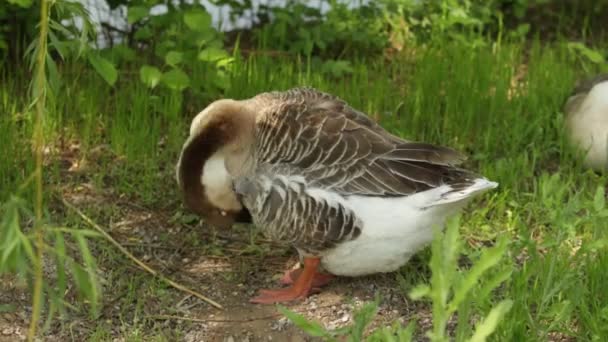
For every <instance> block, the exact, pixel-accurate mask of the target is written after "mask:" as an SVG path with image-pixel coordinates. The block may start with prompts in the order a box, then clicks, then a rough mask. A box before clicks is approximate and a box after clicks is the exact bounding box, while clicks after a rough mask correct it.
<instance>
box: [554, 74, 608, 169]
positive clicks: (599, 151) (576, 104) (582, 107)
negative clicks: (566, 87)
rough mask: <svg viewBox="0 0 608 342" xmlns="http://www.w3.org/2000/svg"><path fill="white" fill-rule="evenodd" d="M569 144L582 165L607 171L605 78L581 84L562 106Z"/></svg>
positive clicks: (607, 86) (607, 85) (607, 81)
mask: <svg viewBox="0 0 608 342" xmlns="http://www.w3.org/2000/svg"><path fill="white" fill-rule="evenodd" d="M564 112H565V113H566V122H565V124H566V131H567V135H568V138H569V140H570V142H571V143H572V144H573V145H575V146H576V147H577V148H579V149H581V150H582V151H583V152H584V153H585V154H584V158H585V159H584V164H585V165H586V166H588V167H590V168H592V169H594V170H595V171H598V172H601V171H608V74H602V75H598V76H596V77H595V78H593V79H590V80H587V81H585V82H582V83H580V84H579V85H578V86H577V87H576V88H575V89H574V90H573V92H572V93H571V94H570V96H569V97H568V99H567V101H566V104H565V106H564Z"/></svg>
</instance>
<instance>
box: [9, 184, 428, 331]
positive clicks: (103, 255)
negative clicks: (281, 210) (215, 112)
mask: <svg viewBox="0 0 608 342" xmlns="http://www.w3.org/2000/svg"><path fill="white" fill-rule="evenodd" d="M61 193H63V196H64V198H65V199H66V200H67V201H68V202H69V203H71V204H73V205H74V206H76V207H78V208H80V209H82V210H83V211H85V212H87V213H90V214H92V215H95V217H107V220H105V222H98V223H99V224H100V225H101V226H102V227H104V229H105V230H107V231H108V232H109V233H110V234H111V235H112V236H113V238H114V239H116V240H117V241H119V242H120V243H121V244H122V245H123V246H125V247H126V248H127V249H128V250H129V251H130V252H131V253H133V254H134V255H135V256H136V257H137V258H139V259H140V260H142V261H144V262H145V263H146V264H148V265H149V266H151V267H152V268H154V269H155V270H158V271H160V272H161V273H162V274H164V275H165V276H167V277H169V278H171V279H173V280H174V281H177V282H179V283H180V284H182V285H184V286H187V287H189V288H191V289H193V290H195V291H197V292H200V293H201V294H203V295H205V296H207V297H210V298H211V299H213V300H215V301H216V302H218V303H220V304H221V305H222V306H223V307H224V309H223V310H218V309H216V308H214V307H212V306H211V305H209V304H207V303H206V302H204V301H202V300H200V299H198V298H196V297H193V296H191V295H189V294H186V293H184V292H181V291H179V290H176V289H174V288H172V287H170V286H168V285H166V284H164V283H163V282H162V281H160V280H157V279H155V278H154V277H153V276H152V275H150V274H148V273H146V272H145V271H143V270H142V269H141V268H139V267H137V266H136V265H135V264H133V263H132V262H131V261H130V260H129V259H127V258H126V257H124V256H123V255H122V254H120V253H119V252H118V251H117V250H116V248H114V247H113V246H111V245H110V244H109V243H107V242H102V241H92V242H91V246H92V248H93V251H94V254H95V255H96V257H97V258H98V266H99V276H100V279H101V285H102V293H103V302H102V308H101V312H100V315H99V316H98V317H96V318H95V319H91V318H90V316H87V314H86V312H85V311H83V310H82V309H81V310H80V311H79V310H76V312H70V317H69V319H68V320H66V321H64V325H63V328H62V327H61V326H60V325H59V324H58V323H53V324H51V326H50V327H49V329H48V330H47V331H46V332H45V334H44V339H43V340H44V341H66V340H73V341H82V340H88V339H91V340H95V341H105V340H110V341H127V340H144V341H148V340H152V339H153V340H158V339H157V338H154V337H159V336H163V337H165V339H166V340H171V341H173V340H178V341H188V342H193V341H235V342H238V341H249V342H254V341H315V339H313V338H311V337H308V336H307V335H306V334H305V333H303V332H302V331H301V330H300V329H299V328H297V327H295V326H294V325H293V324H292V323H291V322H290V321H289V320H288V319H286V318H284V317H283V316H282V315H281V314H280V313H279V311H278V310H277V308H276V307H275V306H271V305H257V304H251V303H249V302H248V300H249V299H250V298H251V297H252V296H254V295H255V294H256V292H257V290H259V289H262V288H273V287H277V286H279V283H278V279H279V278H280V276H281V275H282V274H283V272H284V271H285V270H287V269H290V268H292V267H293V266H294V265H296V264H297V258H296V257H295V251H294V250H292V249H290V248H289V247H284V246H278V245H275V244H272V243H271V242H269V241H266V240H264V239H263V238H261V236H260V235H259V234H252V233H251V230H250V229H251V228H249V227H237V228H234V229H233V230H231V231H226V232H216V231H214V230H213V229H211V228H209V227H206V226H204V225H203V224H201V223H199V222H196V220H194V219H192V218H190V220H191V221H194V222H191V223H184V221H187V220H186V218H185V217H186V216H185V215H186V214H184V216H181V217H180V216H179V215H177V216H176V215H175V213H174V212H172V211H170V210H166V211H163V210H150V209H147V208H144V207H142V206H139V205H137V204H135V202H133V201H130V200H129V199H127V198H121V196H118V197H117V195H116V194H115V193H113V192H112V190H111V189H110V190H100V189H98V188H96V187H95V186H93V185H91V184H87V183H84V184H83V183H81V184H80V185H78V186H73V185H62V188H61ZM108 203H113V204H112V205H111V206H109V205H107V204H108ZM57 208H58V209H57V211H58V212H61V211H62V210H63V211H65V212H68V211H67V209H66V208H65V207H63V208H61V205H60V204H57ZM63 214H65V213H63ZM176 217H177V218H176ZM72 220H74V219H73V218H72ZM82 226H83V227H85V225H84V224H82ZM87 228H88V227H87ZM253 241H255V243H252V242H253ZM418 262H420V263H421V264H422V261H420V260H418ZM421 267H424V266H423V265H421ZM47 274H48V275H49V276H50V277H51V278H52V275H53V271H52V267H51V268H49V269H47ZM0 288H2V289H3V290H2V291H0V308H3V307H4V308H5V309H4V310H0V342H1V341H19V340H24V339H25V336H26V333H27V321H28V317H29V314H30V310H31V308H30V302H29V296H28V295H27V292H26V289H25V286H23V285H22V283H20V282H18V281H16V280H15V279H13V278H9V277H6V276H5V277H4V278H0ZM69 292H70V293H68V295H67V296H66V297H67V298H68V300H69V301H70V299H73V298H74V292H75V291H74V290H73V289H72V290H70V291H69ZM403 293H404V291H402V290H401V289H399V285H398V282H397V280H396V274H394V273H393V274H383V275H377V276H372V277H364V278H338V279H334V280H333V281H332V282H331V283H330V285H328V286H327V287H325V288H323V291H322V292H321V293H319V294H315V295H312V296H311V297H309V298H308V299H307V300H306V301H304V302H300V303H294V304H288V305H286V306H287V307H288V308H289V309H290V310H292V311H296V312H298V313H301V314H303V315H304V316H305V317H307V318H309V319H314V320H316V321H318V322H321V323H322V324H323V325H324V326H325V327H326V328H328V329H335V328H339V327H343V326H346V325H349V324H352V322H353V313H354V311H355V310H356V309H357V308H359V307H360V306H361V304H363V303H365V302H368V301H373V299H374V297H375V296H376V295H377V294H380V295H381V304H380V307H379V311H378V314H377V315H376V317H375V318H374V321H373V322H372V324H371V325H370V326H369V327H368V329H369V328H373V327H377V326H379V325H389V324H392V323H393V322H395V321H400V322H402V323H407V322H408V321H409V320H411V319H412V318H414V317H415V318H416V319H417V321H418V323H419V326H420V324H422V325H423V326H424V325H429V324H430V320H429V319H428V318H427V317H428V315H429V314H428V308H426V307H423V306H422V305H421V304H419V303H416V304H414V303H412V302H411V301H409V300H408V299H407V298H405V297H404V295H403ZM72 303H75V301H72ZM6 308H8V309H6ZM100 331H103V333H100ZM133 332H137V334H136V336H139V337H140V338H141V339H131V338H127V337H126V336H129V334H131V335H133V334H134V333H133ZM316 340H318V339H316Z"/></svg>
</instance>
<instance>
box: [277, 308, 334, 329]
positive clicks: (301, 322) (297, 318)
mask: <svg viewBox="0 0 608 342" xmlns="http://www.w3.org/2000/svg"><path fill="white" fill-rule="evenodd" d="M278 309H279V311H280V312H281V313H282V314H283V315H285V317H287V318H288V319H289V320H290V321H292V322H293V324H295V325H296V326H297V327H298V328H300V329H302V330H303V331H304V332H305V333H307V334H308V335H310V336H313V337H328V336H329V333H328V332H327V331H326V330H325V328H324V327H323V326H322V325H321V324H319V323H317V322H311V321H309V320H307V319H306V317H304V316H302V315H300V314H298V313H295V312H293V311H289V310H288V309H287V308H285V307H283V306H280V305H279V306H278Z"/></svg>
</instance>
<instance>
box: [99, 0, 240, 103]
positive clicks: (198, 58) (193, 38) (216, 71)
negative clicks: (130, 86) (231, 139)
mask: <svg viewBox="0 0 608 342" xmlns="http://www.w3.org/2000/svg"><path fill="white" fill-rule="evenodd" d="M155 4H156V3H155V2H149V1H138V2H134V3H132V4H130V5H129V8H128V11H127V19H128V22H129V24H131V27H132V34H131V35H130V36H132V39H131V40H130V41H128V42H127V44H128V45H130V46H131V47H130V48H128V47H125V46H124V45H118V46H115V47H113V48H112V49H111V50H116V49H122V50H124V49H131V48H133V47H137V48H138V49H139V50H142V51H143V50H152V51H154V56H153V59H152V60H153V62H154V63H153V64H144V65H142V66H140V68H139V76H140V80H141V81H142V82H143V83H144V84H146V86H148V87H150V88H155V87H156V86H157V85H159V84H162V85H163V86H165V87H166V88H168V89H170V90H173V91H178V92H181V91H183V90H185V89H188V88H192V89H193V90H194V91H195V92H197V93H200V92H205V93H209V94H216V93H218V92H219V91H222V90H224V89H226V87H227V86H228V84H229V73H230V65H231V63H232V62H233V60H234V59H233V57H232V56H231V55H229V54H228V52H227V51H226V50H224V48H223V41H222V35H221V34H220V33H219V32H218V31H217V30H216V29H215V28H213V26H212V22H211V16H210V14H209V13H208V12H207V11H206V10H205V8H204V7H203V6H202V5H199V4H194V5H187V4H181V5H180V6H179V8H170V9H169V10H168V11H167V12H166V13H163V14H157V15H152V14H151V12H150V10H151V8H152V7H153V6H154V5H155ZM111 52H112V51H110V53H111ZM158 64H161V66H160V67H159V66H156V65H158ZM201 69H202V70H205V74H204V77H198V75H197V77H194V78H193V77H191V76H189V75H192V74H193V72H194V70H201Z"/></svg>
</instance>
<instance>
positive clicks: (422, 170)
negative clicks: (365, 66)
mask: <svg viewBox="0 0 608 342" xmlns="http://www.w3.org/2000/svg"><path fill="white" fill-rule="evenodd" d="M254 99H255V100H256V107H257V109H258V110H259V111H261V115H259V116H258V119H257V122H256V144H257V145H256V147H255V150H256V158H257V160H258V161H259V162H260V163H263V164H267V165H273V166H286V167H287V168H288V169H289V170H290V172H291V173H293V174H295V175H299V176H303V177H304V178H305V179H306V181H307V183H308V184H309V185H315V184H316V185H318V186H322V187H324V188H331V189H333V190H334V191H337V192H339V193H341V194H343V195H355V194H358V195H370V196H376V195H385V196H403V195H408V194H412V193H416V192H419V191H424V190H427V189H430V188H434V187H438V186H440V185H442V184H446V183H449V184H462V186H466V185H467V184H470V182H472V180H473V179H474V178H476V177H475V176H474V175H472V174H471V173H469V172H468V171H465V170H462V169H460V168H458V167H456V165H457V164H458V163H460V162H461V161H462V160H463V159H464V158H463V157H462V155H460V154H459V153H458V152H456V151H454V150H452V149H449V148H445V147H440V146H435V145H432V144H426V143H419V142H409V141H405V140H402V139H400V138H397V137H395V136H392V135H391V134H389V133H388V132H387V131H385V130H384V129H383V128H382V127H380V126H379V125H377V124H376V123H375V122H373V121H372V120H371V119H369V117H367V116H366V115H365V114H363V113H361V112H359V111H357V110H355V109H353V108H351V107H350V106H349V105H348V104H346V103H345V102H344V101H342V100H340V99H338V98H336V97H334V96H331V95H328V94H325V93H322V92H319V91H316V90H314V89H310V88H296V89H291V90H289V91H286V92H272V93H264V94H261V95H259V96H258V97H256V98H254Z"/></svg>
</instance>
